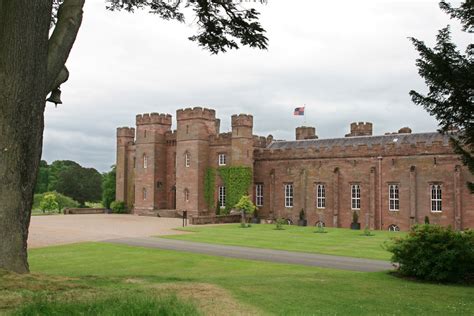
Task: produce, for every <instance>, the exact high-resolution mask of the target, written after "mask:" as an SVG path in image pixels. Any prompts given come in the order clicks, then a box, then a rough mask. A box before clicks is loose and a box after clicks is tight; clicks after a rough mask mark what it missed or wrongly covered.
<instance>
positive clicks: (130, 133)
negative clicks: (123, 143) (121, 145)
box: [117, 127, 135, 138]
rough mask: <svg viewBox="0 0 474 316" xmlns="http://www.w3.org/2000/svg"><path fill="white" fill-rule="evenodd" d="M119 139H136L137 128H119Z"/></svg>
mask: <svg viewBox="0 0 474 316" xmlns="http://www.w3.org/2000/svg"><path fill="white" fill-rule="evenodd" d="M117 137H128V138H135V128H133V127H118V128H117Z"/></svg>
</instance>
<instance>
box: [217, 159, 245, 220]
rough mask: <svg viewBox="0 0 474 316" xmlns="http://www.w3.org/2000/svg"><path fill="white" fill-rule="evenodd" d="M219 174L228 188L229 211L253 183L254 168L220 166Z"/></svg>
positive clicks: (227, 201) (227, 210)
mask: <svg viewBox="0 0 474 316" xmlns="http://www.w3.org/2000/svg"><path fill="white" fill-rule="evenodd" d="M219 175H220V176H221V178H222V180H223V181H224V185H225V189H226V203H225V210H226V213H228V212H229V211H230V210H231V209H232V208H233V207H234V205H236V204H237V203H238V202H239V200H240V198H241V197H242V196H243V195H246V194H247V193H248V189H249V187H250V185H251V184H252V169H251V168H249V167H220V168H219Z"/></svg>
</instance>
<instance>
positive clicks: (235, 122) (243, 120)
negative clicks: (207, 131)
mask: <svg viewBox="0 0 474 316" xmlns="http://www.w3.org/2000/svg"><path fill="white" fill-rule="evenodd" d="M232 127H253V116H252V115H250V114H238V115H237V114H234V115H232Z"/></svg>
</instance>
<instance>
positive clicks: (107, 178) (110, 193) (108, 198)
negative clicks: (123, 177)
mask: <svg viewBox="0 0 474 316" xmlns="http://www.w3.org/2000/svg"><path fill="white" fill-rule="evenodd" d="M115 178H116V172H115V165H113V166H112V170H110V171H109V172H106V173H104V174H103V175H102V204H103V205H104V207H105V208H108V209H110V203H112V202H113V201H114V200H115Z"/></svg>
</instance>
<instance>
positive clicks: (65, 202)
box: [33, 191, 79, 211]
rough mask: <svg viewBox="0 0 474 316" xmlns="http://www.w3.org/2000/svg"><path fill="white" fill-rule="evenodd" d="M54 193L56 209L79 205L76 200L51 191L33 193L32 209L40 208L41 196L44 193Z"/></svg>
mask: <svg viewBox="0 0 474 316" xmlns="http://www.w3.org/2000/svg"><path fill="white" fill-rule="evenodd" d="M48 194H51V195H54V197H55V199H56V202H57V203H58V210H59V211H62V210H63V209H64V208H76V207H79V203H78V202H77V201H74V200H73V199H71V198H70V197H68V196H65V195H63V194H61V193H58V192H56V191H52V192H45V193H42V194H35V196H34V200H33V210H40V209H41V208H40V203H41V201H42V200H43V197H44V196H45V195H48Z"/></svg>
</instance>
